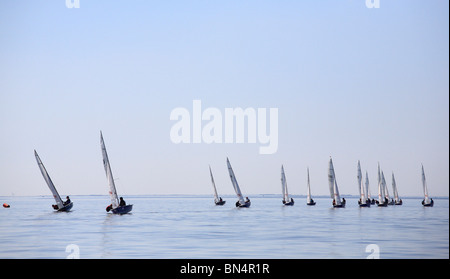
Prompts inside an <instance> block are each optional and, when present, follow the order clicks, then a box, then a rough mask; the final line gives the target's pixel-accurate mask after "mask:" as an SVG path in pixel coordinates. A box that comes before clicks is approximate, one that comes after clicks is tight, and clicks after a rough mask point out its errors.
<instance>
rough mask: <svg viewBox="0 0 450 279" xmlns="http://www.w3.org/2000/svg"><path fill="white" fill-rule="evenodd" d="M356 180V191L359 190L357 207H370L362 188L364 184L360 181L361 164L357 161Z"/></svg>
mask: <svg viewBox="0 0 450 279" xmlns="http://www.w3.org/2000/svg"><path fill="white" fill-rule="evenodd" d="M357 178H358V189H359V197H360V198H359V201H358V205H359V206H360V207H370V200H367V199H366V195H367V194H366V189H365V188H364V184H363V181H362V173H361V164H360V162H359V160H358V173H357Z"/></svg>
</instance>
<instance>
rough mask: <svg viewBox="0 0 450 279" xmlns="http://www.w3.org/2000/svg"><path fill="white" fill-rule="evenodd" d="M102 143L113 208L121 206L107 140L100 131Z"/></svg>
mask: <svg viewBox="0 0 450 279" xmlns="http://www.w3.org/2000/svg"><path fill="white" fill-rule="evenodd" d="M100 145H101V147H102V155H103V166H104V167H105V172H106V177H107V179H108V183H109V196H110V198H111V204H112V208H113V209H115V208H117V207H119V198H118V197H117V191H116V185H115V184H114V178H113V175H112V172H111V166H110V164H109V159H108V153H106V147H105V142H104V140H103V135H102V132H101V131H100Z"/></svg>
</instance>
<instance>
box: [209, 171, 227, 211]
mask: <svg viewBox="0 0 450 279" xmlns="http://www.w3.org/2000/svg"><path fill="white" fill-rule="evenodd" d="M209 174H210V175H211V182H212V185H213V188H214V203H215V204H216V205H224V204H225V203H226V201H224V200H222V198H221V197H220V198H219V196H218V195H217V189H216V183H214V177H213V174H212V171H211V166H209Z"/></svg>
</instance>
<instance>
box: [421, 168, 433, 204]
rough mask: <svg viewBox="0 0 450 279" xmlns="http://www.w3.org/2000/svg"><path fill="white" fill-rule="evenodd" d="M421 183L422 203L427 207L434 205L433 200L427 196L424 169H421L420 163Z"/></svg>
mask: <svg viewBox="0 0 450 279" xmlns="http://www.w3.org/2000/svg"><path fill="white" fill-rule="evenodd" d="M422 185H423V195H424V198H423V201H422V205H423V206H427V207H432V206H433V205H434V201H433V199H430V197H429V196H428V186H427V181H426V179H425V171H424V170H423V165H422Z"/></svg>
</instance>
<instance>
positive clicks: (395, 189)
mask: <svg viewBox="0 0 450 279" xmlns="http://www.w3.org/2000/svg"><path fill="white" fill-rule="evenodd" d="M392 191H394V204H395V205H402V204H403V201H402V199H400V198H399V197H398V190H397V184H396V183H395V177H394V172H392Z"/></svg>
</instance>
